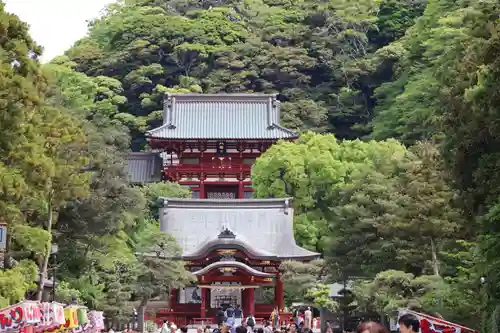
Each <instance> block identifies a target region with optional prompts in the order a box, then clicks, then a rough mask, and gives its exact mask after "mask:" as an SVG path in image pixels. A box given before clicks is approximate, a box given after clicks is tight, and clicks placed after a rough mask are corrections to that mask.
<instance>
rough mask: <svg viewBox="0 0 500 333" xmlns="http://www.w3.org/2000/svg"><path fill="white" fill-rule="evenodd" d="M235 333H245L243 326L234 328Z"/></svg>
mask: <svg viewBox="0 0 500 333" xmlns="http://www.w3.org/2000/svg"><path fill="white" fill-rule="evenodd" d="M235 332H236V333H247V329H246V327H244V326H238V327H236V331H235Z"/></svg>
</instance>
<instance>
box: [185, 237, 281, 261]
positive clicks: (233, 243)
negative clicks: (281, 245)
mask: <svg viewBox="0 0 500 333" xmlns="http://www.w3.org/2000/svg"><path fill="white" fill-rule="evenodd" d="M223 249H224V250H226V249H231V250H240V251H242V252H244V253H246V254H248V257H249V258H251V259H265V260H279V259H278V256H276V255H275V254H272V253H269V252H267V251H262V250H259V249H255V248H253V247H252V246H251V245H250V244H247V243H246V242H244V241H242V240H238V239H228V240H221V239H217V240H211V241H209V242H207V243H205V244H203V245H202V246H201V247H199V248H198V249H197V250H195V251H193V252H190V253H186V254H184V255H183V256H182V259H183V260H197V259H202V258H205V257H206V256H207V255H208V254H209V253H210V252H212V251H216V250H223Z"/></svg>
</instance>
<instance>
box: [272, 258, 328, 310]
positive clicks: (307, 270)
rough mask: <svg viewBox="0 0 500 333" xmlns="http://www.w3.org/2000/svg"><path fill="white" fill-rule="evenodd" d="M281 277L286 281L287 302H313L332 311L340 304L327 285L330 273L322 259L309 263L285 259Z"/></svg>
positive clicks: (315, 305) (318, 306) (313, 304)
mask: <svg viewBox="0 0 500 333" xmlns="http://www.w3.org/2000/svg"><path fill="white" fill-rule="evenodd" d="M280 270H281V271H283V275H282V276H281V279H282V280H283V281H284V282H285V292H286V294H285V295H286V296H288V297H287V299H286V301H287V303H288V304H291V303H293V302H304V301H306V302H311V305H312V306H314V307H317V308H325V309H328V310H330V311H334V310H336V309H337V307H338V304H337V303H336V302H335V301H333V300H332V299H331V297H330V288H329V287H328V286H327V285H326V282H327V280H326V279H327V278H328V274H327V269H326V267H325V263H324V262H323V261H322V260H314V261H311V262H309V263H302V262H298V261H285V262H283V263H282V264H281V266H280Z"/></svg>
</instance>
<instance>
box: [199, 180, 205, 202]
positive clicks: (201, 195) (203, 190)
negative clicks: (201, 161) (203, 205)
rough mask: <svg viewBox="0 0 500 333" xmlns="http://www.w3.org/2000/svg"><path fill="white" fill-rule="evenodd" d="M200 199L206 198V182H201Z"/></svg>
mask: <svg viewBox="0 0 500 333" xmlns="http://www.w3.org/2000/svg"><path fill="white" fill-rule="evenodd" d="M200 199H205V182H204V181H203V180H202V181H201V182H200Z"/></svg>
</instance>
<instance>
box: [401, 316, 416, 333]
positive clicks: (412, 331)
mask: <svg viewBox="0 0 500 333" xmlns="http://www.w3.org/2000/svg"><path fill="white" fill-rule="evenodd" d="M398 324H399V331H400V332H401V333H418V332H419V331H420V321H419V320H418V318H417V317H416V316H414V315H412V314H404V315H402V316H401V317H399V319H398Z"/></svg>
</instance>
